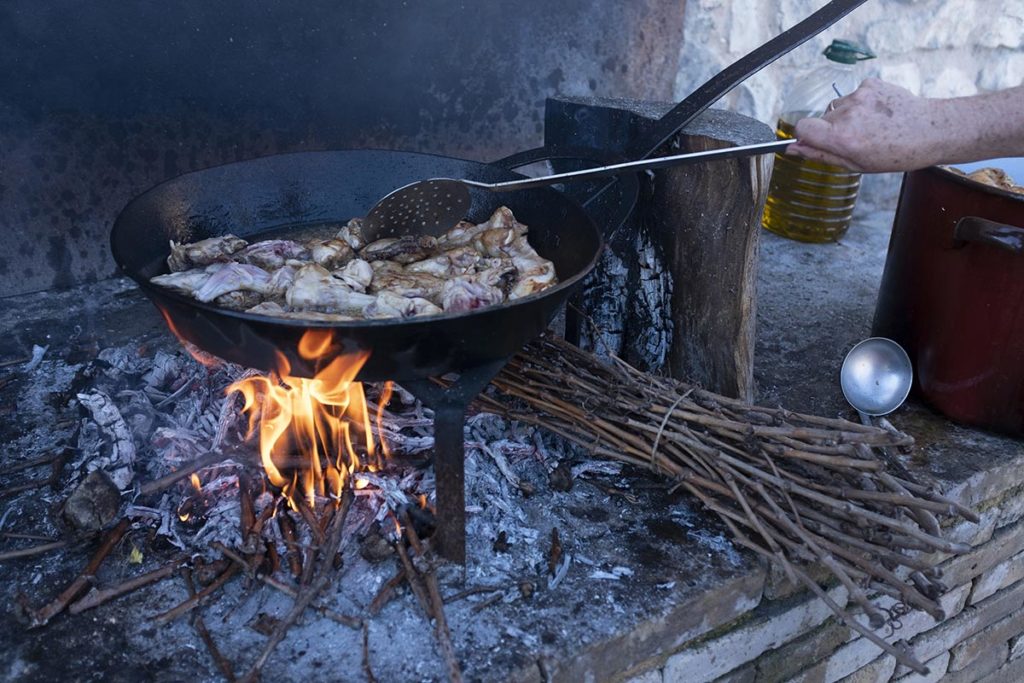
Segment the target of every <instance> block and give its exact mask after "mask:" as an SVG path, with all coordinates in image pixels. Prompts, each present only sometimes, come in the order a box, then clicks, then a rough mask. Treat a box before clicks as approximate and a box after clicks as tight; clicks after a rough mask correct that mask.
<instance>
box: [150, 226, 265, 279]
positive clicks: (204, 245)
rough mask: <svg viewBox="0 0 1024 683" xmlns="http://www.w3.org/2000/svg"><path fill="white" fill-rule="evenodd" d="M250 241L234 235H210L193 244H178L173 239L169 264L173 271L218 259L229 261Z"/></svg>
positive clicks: (203, 264) (202, 264)
mask: <svg viewBox="0 0 1024 683" xmlns="http://www.w3.org/2000/svg"><path fill="white" fill-rule="evenodd" d="M247 244H248V242H246V241H245V240H243V239H242V238H240V237H235V236H234V235H223V236H222V237H210V238H208V239H205V240H199V241H198V242H193V243H191V244H178V243H177V242H175V241H174V240H171V255H170V256H168V257H167V266H168V267H169V268H170V269H171V272H172V273H177V272H181V271H183V270H189V269H190V268H196V267H201V266H208V265H210V264H211V263H216V262H218V261H227V260H229V258H230V257H231V255H232V254H234V253H235V252H237V251H239V250H240V249H244V248H245V245H247Z"/></svg>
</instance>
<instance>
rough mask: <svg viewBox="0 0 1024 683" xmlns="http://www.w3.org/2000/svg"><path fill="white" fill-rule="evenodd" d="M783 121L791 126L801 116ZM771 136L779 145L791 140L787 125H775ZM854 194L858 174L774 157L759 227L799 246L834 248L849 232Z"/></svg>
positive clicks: (857, 182) (789, 129) (858, 185)
mask: <svg viewBox="0 0 1024 683" xmlns="http://www.w3.org/2000/svg"><path fill="white" fill-rule="evenodd" d="M786 118H792V120H793V122H794V123H795V122H796V121H798V120H799V119H800V118H802V116H800V115H799V114H796V115H791V116H790V115H787V117H786ZM776 133H777V134H778V136H779V139H780V140H785V139H790V138H793V137H795V134H794V129H793V123H789V122H788V121H786V120H783V119H780V120H779V124H778V129H777V130H776ZM859 188H860V174H859V173H854V172H852V171H849V170H847V169H845V168H843V167H841V166H833V165H831V164H823V163H821V162H818V161H810V160H807V159H801V158H799V157H795V156H788V155H786V154H776V155H775V165H774V170H773V171H772V179H771V182H770V184H769V186H768V199H767V200H766V201H765V205H764V216H763V217H762V219H761V224H762V225H763V226H764V227H765V228H766V229H768V230H771V231H772V232H774V233H776V234H778V235H782V236H783V237H789V238H791V239H795V240H800V241H801V242H835V241H836V240H838V239H839V238H841V237H842V236H843V235H844V234H846V231H847V229H848V228H849V227H850V218H851V217H852V216H853V206H854V203H855V202H856V201H857V190H858V189H859Z"/></svg>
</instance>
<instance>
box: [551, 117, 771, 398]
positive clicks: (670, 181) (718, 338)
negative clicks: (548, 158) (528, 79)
mask: <svg viewBox="0 0 1024 683" xmlns="http://www.w3.org/2000/svg"><path fill="white" fill-rule="evenodd" d="M670 108H671V105H670V104H663V103H651V102H642V101H636V100H610V99H593V98H555V99H549V100H548V101H547V108H546V114H545V124H544V130H545V144H546V145H549V146H550V145H558V146H561V145H572V146H577V147H586V148H596V149H605V150H608V152H609V155H610V156H621V155H623V154H625V150H627V149H629V148H630V147H631V146H632V145H633V144H634V141H636V140H637V139H638V138H640V137H641V136H642V135H643V134H644V132H645V131H647V130H649V128H650V127H651V125H652V124H653V122H654V121H656V120H657V119H658V118H659V117H660V116H661V115H663V114H664V113H665V112H667V111H668V110H669V109H670ZM774 137H775V136H774V133H773V131H772V130H771V128H769V127H768V126H767V125H765V124H763V123H761V122H759V121H755V120H753V119H750V118H748V117H745V116H742V115H740V114H736V113H733V112H726V111H720V110H709V111H707V112H705V113H704V114H702V115H701V116H700V117H698V118H697V119H696V120H695V121H694V122H693V123H691V124H690V125H689V126H687V127H686V129H685V130H684V131H683V132H682V133H681V134H679V135H678V136H676V137H675V138H674V139H673V140H671V141H670V142H669V143H667V144H666V145H664V146H663V147H662V148H661V149H659V150H658V151H657V153H656V154H655V156H665V155H668V154H678V153H682V152H690V151H693V152H696V151H702V150H708V149H716V148H721V147H730V146H735V145H743V144H753V143H757V142H767V141H770V140H773V139H774ZM559 163H560V162H555V165H556V167H558V166H559ZM771 163H772V157H771V156H760V157H752V158H745V159H727V160H720V161H715V162H705V163H703V164H700V165H694V166H681V167H677V168H670V169H662V170H659V171H655V172H648V173H644V174H641V193H640V200H639V202H638V204H637V209H636V210H635V211H634V212H633V215H632V217H631V218H630V220H629V221H628V222H627V223H626V224H625V225H623V226H622V227H620V228H619V229H618V230H615V231H614V232H612V233H611V234H608V235H605V238H606V240H607V247H606V249H605V253H604V254H603V255H602V258H601V261H600V263H599V265H598V267H597V269H596V270H595V271H594V273H593V274H592V275H591V276H590V278H588V280H587V282H586V284H585V285H584V291H583V294H582V296H581V305H582V308H583V312H584V314H585V315H586V316H587V317H589V318H590V319H591V320H593V322H594V325H593V326H591V325H589V323H587V322H586V321H584V323H583V325H582V329H581V342H582V344H583V345H584V346H585V347H588V348H592V349H594V350H595V351H598V352H600V353H605V352H611V353H615V354H617V355H619V356H621V357H623V358H624V359H626V360H627V361H628V362H630V363H632V364H634V365H636V366H638V367H640V368H642V369H644V370H647V371H650V372H655V373H666V374H670V375H672V376H674V377H678V378H683V379H686V380H688V381H691V382H694V383H697V384H700V385H702V386H704V387H706V388H708V389H710V390H712V391H715V392H718V393H722V394H726V395H728V396H733V397H737V398H741V399H743V400H747V401H749V400H751V399H752V398H753V388H754V380H753V360H754V317H755V313H756V291H755V282H756V264H757V253H758V242H759V231H760V220H761V212H762V209H763V207H764V200H765V196H766V194H767V189H768V179H769V176H770V172H771ZM559 170H561V168H559ZM567 190H568V191H569V192H570V193H572V192H574V190H573V188H571V187H570V188H567ZM575 191H579V190H575Z"/></svg>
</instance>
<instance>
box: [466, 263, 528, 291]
mask: <svg viewBox="0 0 1024 683" xmlns="http://www.w3.org/2000/svg"><path fill="white" fill-rule="evenodd" d="M467 277H468V278H469V279H471V280H475V281H477V282H482V283H483V284H485V285H487V286H488V287H494V288H496V289H499V290H501V291H502V292H503V293H504V294H505V296H506V297H507V296H508V295H509V293H510V292H511V291H512V288H513V286H514V285H515V283H516V280H518V279H519V269H518V268H516V265H515V263H514V262H513V261H512V259H510V258H490V259H483V260H481V262H480V264H479V265H478V266H477V269H476V271H475V272H474V273H472V274H470V275H467Z"/></svg>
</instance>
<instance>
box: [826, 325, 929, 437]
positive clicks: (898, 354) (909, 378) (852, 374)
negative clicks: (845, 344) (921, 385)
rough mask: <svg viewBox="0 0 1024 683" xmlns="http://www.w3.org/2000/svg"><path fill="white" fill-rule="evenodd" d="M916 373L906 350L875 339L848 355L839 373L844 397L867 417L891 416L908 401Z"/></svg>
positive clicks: (862, 417)
mask: <svg viewBox="0 0 1024 683" xmlns="http://www.w3.org/2000/svg"><path fill="white" fill-rule="evenodd" d="M913 379H914V369H913V366H912V365H911V363H910V357H909V356H908V355H907V352H906V351H904V350H903V347H902V346H900V345H899V344H897V343H896V342H894V341H893V340H891V339H886V338H885V337H871V338H870V339H865V340H864V341H862V342H859V343H858V344H857V345H855V346H854V347H853V348H852V349H850V352H849V353H847V354H846V358H845V359H844V360H843V367H842V369H841V370H840V371H839V383H840V386H841V387H842V389H843V396H845V397H846V400H847V401H848V402H849V404H850V405H851V406H853V407H854V408H856V410H857V412H858V413H860V414H861V420H862V421H865V422H867V420H866V417H867V416H872V417H878V416H881V415H888V414H889V413H891V412H892V411H894V410H896V409H897V408H899V407H900V405H902V404H903V402H904V401H905V400H907V395H908V394H909V393H910V385H911V384H912V383H913Z"/></svg>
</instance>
